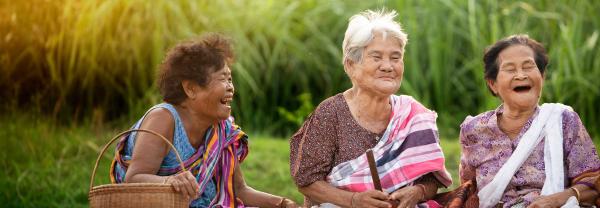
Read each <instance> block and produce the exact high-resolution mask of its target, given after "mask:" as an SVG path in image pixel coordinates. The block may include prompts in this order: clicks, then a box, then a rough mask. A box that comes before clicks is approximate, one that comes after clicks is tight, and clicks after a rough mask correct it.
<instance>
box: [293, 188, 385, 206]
mask: <svg viewBox="0 0 600 208" xmlns="http://www.w3.org/2000/svg"><path fill="white" fill-rule="evenodd" d="M299 190H300V192H302V194H304V195H305V196H307V197H309V198H310V199H311V200H313V201H316V202H318V203H332V204H336V205H338V206H341V207H352V208H354V207H382V208H383V207H392V205H391V204H390V203H388V202H386V200H387V199H388V194H387V193H384V192H381V191H377V190H370V191H365V192H349V191H344V190H341V189H338V188H335V187H333V186H331V185H330V184H329V183H327V182H325V181H316V182H314V183H312V184H310V185H308V186H305V187H300V188H299Z"/></svg>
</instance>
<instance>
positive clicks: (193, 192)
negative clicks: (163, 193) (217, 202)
mask: <svg viewBox="0 0 600 208" xmlns="http://www.w3.org/2000/svg"><path fill="white" fill-rule="evenodd" d="M167 177H168V178H167V180H165V183H166V184H171V185H173V188H175V191H177V192H179V193H182V194H183V195H184V196H186V197H189V198H188V199H190V200H192V199H196V198H198V197H199V195H200V187H199V186H198V182H197V181H196V177H194V176H193V175H192V173H191V172H190V171H184V172H181V173H178V174H176V175H171V176H167Z"/></svg>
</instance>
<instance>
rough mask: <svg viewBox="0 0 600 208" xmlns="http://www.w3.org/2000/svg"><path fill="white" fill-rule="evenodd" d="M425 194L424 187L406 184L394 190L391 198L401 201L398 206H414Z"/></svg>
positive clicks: (403, 207)
mask: <svg viewBox="0 0 600 208" xmlns="http://www.w3.org/2000/svg"><path fill="white" fill-rule="evenodd" d="M423 194H425V193H423V189H421V188H419V187H417V186H406V187H404V188H401V189H398V190H396V191H394V192H393V193H392V194H391V195H390V197H389V199H390V200H397V201H398V202H399V204H398V206H397V207H399V208H405V207H409V208H414V207H415V206H416V205H417V203H419V201H420V200H421V198H422V197H423V196H424V195H423Z"/></svg>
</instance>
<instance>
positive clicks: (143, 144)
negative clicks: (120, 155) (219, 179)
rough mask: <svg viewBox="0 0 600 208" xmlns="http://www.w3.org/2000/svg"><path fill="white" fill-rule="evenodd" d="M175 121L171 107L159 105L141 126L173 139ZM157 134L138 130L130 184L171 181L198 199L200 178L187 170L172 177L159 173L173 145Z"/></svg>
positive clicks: (185, 193) (127, 177)
mask: <svg viewBox="0 0 600 208" xmlns="http://www.w3.org/2000/svg"><path fill="white" fill-rule="evenodd" d="M174 125H175V122H174V120H173V117H172V116H171V114H170V113H169V111H168V110H166V109H163V108H158V109H155V110H152V111H151V112H149V113H148V115H147V116H146V118H145V119H144V121H143V122H142V124H141V125H140V129H147V130H152V131H155V132H157V133H159V134H160V135H163V136H164V137H165V138H167V139H168V140H170V141H171V142H173V136H172V135H173V129H174ZM156 137H157V136H155V135H153V134H149V133H145V132H138V133H137V139H136V142H135V146H134V148H133V154H132V159H131V164H130V165H129V168H128V169H127V173H126V174H125V181H126V182H127V183H169V184H173V186H174V188H175V190H176V191H177V192H181V193H183V194H184V195H186V196H188V197H190V198H191V199H195V198H197V196H198V193H199V188H198V182H197V181H196V178H195V177H194V176H193V175H192V174H191V173H190V172H189V171H185V172H182V173H180V174H177V175H172V176H158V175H156V173H158V169H159V168H160V165H161V163H162V161H163V159H164V158H165V156H166V155H167V153H169V150H170V148H169V146H168V145H167V144H166V143H165V142H164V141H163V140H162V139H160V138H156Z"/></svg>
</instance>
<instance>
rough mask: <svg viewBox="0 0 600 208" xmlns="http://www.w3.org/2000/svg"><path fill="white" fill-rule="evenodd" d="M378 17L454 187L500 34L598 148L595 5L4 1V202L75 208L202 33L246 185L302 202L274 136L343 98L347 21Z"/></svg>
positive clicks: (488, 99) (0, 109)
mask: <svg viewBox="0 0 600 208" xmlns="http://www.w3.org/2000/svg"><path fill="white" fill-rule="evenodd" d="M383 7H385V8H388V9H394V10H396V11H398V13H399V16H398V17H397V18H396V19H397V20H398V21H399V22H401V23H402V25H403V27H404V29H405V31H406V32H407V33H408V35H409V43H408V45H407V51H406V57H405V68H406V71H405V75H404V80H403V83H402V87H401V89H400V92H399V93H400V94H408V95H411V96H413V97H415V98H416V99H417V100H419V101H421V102H422V103H424V104H425V105H426V106H427V107H429V108H431V109H434V110H435V111H437V112H438V114H439V117H438V124H439V126H440V132H441V135H442V138H444V139H443V140H442V144H443V145H444V149H445V153H446V156H447V159H448V162H447V165H448V167H449V168H450V169H451V172H452V173H453V174H454V175H456V166H457V163H458V156H459V155H460V150H459V148H458V142H457V141H456V138H457V135H458V133H457V132H458V129H459V126H458V125H459V124H460V123H461V122H462V120H463V119H464V118H465V116H467V115H475V114H478V113H480V112H482V111H486V110H490V109H493V108H495V107H496V106H497V105H498V104H499V101H498V100H497V98H495V97H492V96H491V95H490V94H489V93H488V92H487V89H486V88H485V83H484V80H483V64H482V54H483V50H484V48H485V47H486V46H488V45H490V44H492V43H493V42H495V41H496V40H498V39H500V38H502V37H505V36H508V35H511V34H516V33H525V34H529V35H530V36H531V37H532V38H534V39H537V40H539V41H540V42H542V43H543V44H544V45H545V46H546V48H547V49H548V52H549V56H550V65H549V71H548V74H547V77H546V80H545V86H544V91H543V96H542V102H560V103H564V104H567V105H570V106H572V107H573V108H574V109H575V111H577V112H578V113H579V115H580V117H581V119H582V120H583V122H584V124H585V125H586V126H587V129H588V131H589V132H590V134H591V135H592V137H593V138H596V143H599V141H597V138H598V135H599V133H600V129H599V128H598V126H600V110H599V109H600V108H598V105H600V82H598V79H599V78H600V53H599V52H600V51H599V50H600V47H598V46H599V43H598V36H599V33H600V15H599V14H598V11H600V1H593V0H581V1H566V0H565V1H557V0H531V1H475V0H430V1H421V0H396V1H358V0H351V1H342V0H322V1H319V0H294V1H292V0H259V1H250V0H223V1H209V0H193V1H188V0H154V1H147V0H101V1H100V0H22V1H11V0H0V138H2V144H1V145H0V156H1V157H0V159H1V163H0V165H1V166H0V168H2V169H3V170H2V171H0V174H1V175H0V187H1V188H0V192H1V193H0V201H2V202H5V201H8V202H9V203H2V204H8V206H9V207H12V206H18V207H29V206H31V207H39V206H69V207H70V206H85V203H86V201H87V199H86V193H87V187H85V186H87V180H88V179H89V175H90V171H91V165H92V164H91V163H92V162H93V158H94V157H95V156H96V154H97V152H98V148H99V146H101V145H103V144H104V142H106V141H107V140H108V138H109V137H110V136H112V135H113V134H114V133H116V132H118V131H119V130H124V129H126V128H128V127H129V126H130V125H131V124H132V123H133V122H134V121H135V120H137V119H138V118H139V117H140V116H141V115H142V114H143V112H144V111H145V110H146V109H148V107H150V106H152V105H153V104H156V103H158V102H160V96H159V95H158V92H157V90H156V89H155V84H154V76H155V73H156V69H157V66H158V64H159V63H160V62H161V61H162V59H163V56H164V54H165V52H166V50H167V49H168V48H169V47H171V46H172V45H174V44H175V43H177V42H179V41H182V40H185V39H189V38H192V37H195V36H198V35H200V34H202V33H205V32H221V33H224V34H226V35H228V36H230V37H231V38H232V39H233V40H234V41H235V45H234V47H235V51H236V54H237V59H236V60H237V62H236V64H235V65H234V66H233V67H232V68H233V70H234V72H233V73H234V82H235V86H236V95H235V98H234V103H233V109H234V112H233V114H234V116H235V117H236V121H237V122H238V123H239V124H240V125H241V126H243V127H244V129H245V130H246V131H247V132H248V133H249V134H250V135H251V136H253V135H257V134H259V135H265V136H259V138H260V139H256V140H255V141H256V143H255V145H254V146H252V147H251V148H253V149H252V150H251V154H250V158H249V161H248V162H247V164H246V165H247V166H245V168H246V169H247V172H248V175H247V176H248V178H250V180H249V183H250V184H251V185H253V186H256V187H258V188H259V189H262V190H266V191H269V192H273V193H281V194H283V195H286V196H289V197H292V198H294V199H296V200H299V199H300V195H299V194H298V193H297V192H296V191H295V188H294V187H293V183H291V180H290V179H289V172H286V171H287V154H288V149H287V148H288V147H287V142H286V141H285V140H282V139H273V137H275V138H287V137H289V135H290V134H291V133H293V132H294V131H295V130H296V129H297V128H298V127H299V125H300V124H301V123H302V121H303V119H304V118H305V116H306V115H307V114H308V113H310V112H311V111H312V109H313V108H314V107H315V106H317V105H318V103H319V102H320V101H322V100H323V99H325V98H326V97H329V96H331V95H334V94H336V93H339V92H342V91H343V90H345V89H347V88H349V87H350V82H349V80H348V78H347V76H346V75H345V73H344V71H343V67H342V64H341V43H342V39H343V34H344V31H345V27H346V25H347V20H348V18H349V17H350V16H351V15H353V14H356V13H357V12H360V11H363V10H365V9H379V8H383ZM269 138H270V139H269ZM253 155H256V156H253ZM263 158H278V159H273V160H264V159H263ZM105 159H106V160H108V159H109V157H108V156H107V158H105ZM102 170H104V169H102ZM99 174H100V175H106V174H107V173H106V172H104V173H99ZM101 180H103V179H100V180H99V181H98V182H101ZM104 182H106V181H104Z"/></svg>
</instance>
